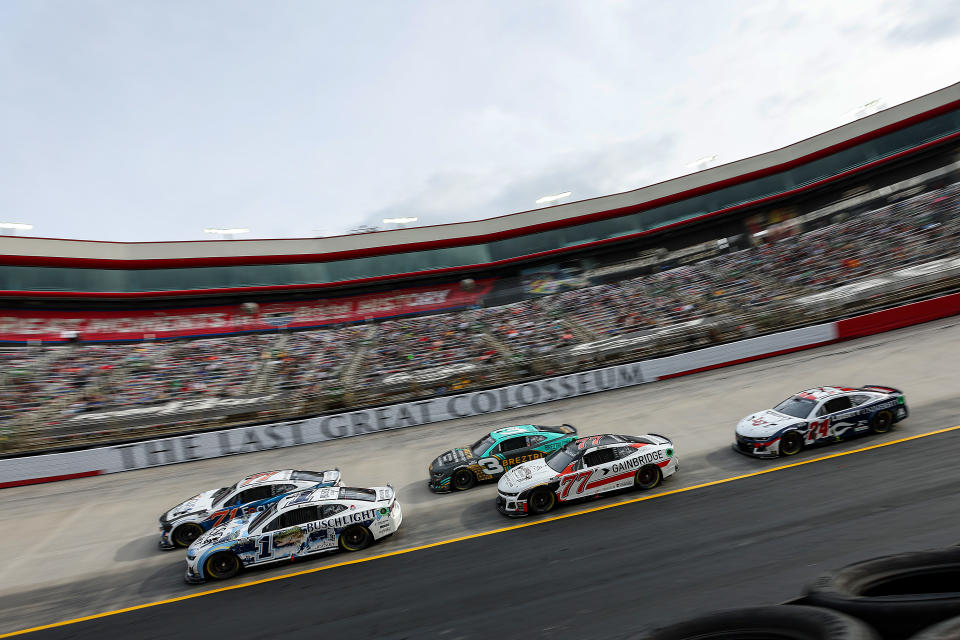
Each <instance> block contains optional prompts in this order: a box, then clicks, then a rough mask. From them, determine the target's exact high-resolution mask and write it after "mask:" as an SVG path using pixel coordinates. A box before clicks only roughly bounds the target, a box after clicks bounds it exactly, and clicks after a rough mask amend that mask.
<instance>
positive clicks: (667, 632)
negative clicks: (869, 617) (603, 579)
mask: <svg viewBox="0 0 960 640" xmlns="http://www.w3.org/2000/svg"><path fill="white" fill-rule="evenodd" d="M631 637H633V638H636V639H637V640H730V639H731V638H763V639H764V640H877V638H878V637H879V636H877V634H876V633H875V632H874V631H873V630H872V629H871V628H870V627H868V626H867V625H866V624H864V623H863V622H860V621H859V620H857V619H855V618H851V617H850V616H847V615H844V614H842V613H838V612H836V611H830V610H829V609H819V608H817V607H806V606H803V605H772V606H765V607H751V608H749V609H735V610H733V611H720V612H717V613H708V614H705V615H702V616H698V617H696V618H692V619H690V620H686V621H684V622H678V623H676V624H672V625H670V626H668V627H662V628H660V629H656V630H654V631H647V632H646V633H644V632H641V633H640V634H638V635H636V636H631Z"/></svg>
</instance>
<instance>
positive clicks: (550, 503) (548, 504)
mask: <svg viewBox="0 0 960 640" xmlns="http://www.w3.org/2000/svg"><path fill="white" fill-rule="evenodd" d="M556 505H557V496H556V495H554V493H553V491H551V490H550V489H549V488H548V487H537V488H536V489H534V490H533V491H531V492H530V495H529V496H528V497H527V511H528V512H529V513H546V512H547V511H550V510H551V509H553V508H554V507H555V506H556Z"/></svg>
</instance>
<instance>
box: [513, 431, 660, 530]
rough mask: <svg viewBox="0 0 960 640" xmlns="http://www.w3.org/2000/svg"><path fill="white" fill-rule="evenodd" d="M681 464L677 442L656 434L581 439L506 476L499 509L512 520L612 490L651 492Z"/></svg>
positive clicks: (519, 467)
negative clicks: (511, 517)
mask: <svg viewBox="0 0 960 640" xmlns="http://www.w3.org/2000/svg"><path fill="white" fill-rule="evenodd" d="M678 466H679V461H678V460H677V454H676V452H675V451H674V450H673V442H671V441H670V439H669V438H666V437H664V436H661V435H658V434H656V433H649V434H647V435H645V436H618V435H612V434H606V435H599V436H590V437H588V438H580V439H579V440H575V441H573V442H571V443H570V444H568V445H566V446H565V447H564V448H563V449H560V450H559V451H556V452H554V453H552V454H551V455H549V456H547V457H546V458H542V459H539V460H533V461H531V462H525V463H523V464H521V465H519V466H517V467H515V468H513V469H511V470H510V471H508V472H507V473H505V474H504V475H503V477H502V478H500V482H499V483H498V484H497V509H498V510H499V511H500V513H502V514H504V515H508V516H526V515H530V514H539V513H546V512H547V511H550V510H551V509H553V508H554V507H555V506H557V504H559V503H561V502H569V501H571V500H577V499H580V498H586V497H588V496H596V495H599V494H601V493H606V492H608V491H616V490H618V489H626V488H629V487H636V488H638V489H653V488H654V487H656V486H657V485H659V484H660V481H661V480H663V479H664V478H666V477H668V476H672V475H673V474H674V473H676V472H677V469H678Z"/></svg>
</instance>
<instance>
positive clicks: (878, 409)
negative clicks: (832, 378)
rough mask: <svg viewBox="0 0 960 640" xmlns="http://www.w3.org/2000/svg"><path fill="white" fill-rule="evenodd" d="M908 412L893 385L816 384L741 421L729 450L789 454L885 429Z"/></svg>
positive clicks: (765, 455)
mask: <svg viewBox="0 0 960 640" xmlns="http://www.w3.org/2000/svg"><path fill="white" fill-rule="evenodd" d="M908 415H909V412H908V411H907V403H906V400H905V399H904V397H903V392H902V391H900V390H899V389H894V388H893V387H884V386H880V385H873V384H871V385H866V386H863V387H860V388H854V387H817V388H816V389H807V390H806V391H801V392H800V393H798V394H796V395H793V396H790V397H789V398H787V399H786V400H784V401H783V402H781V403H780V404H778V405H777V406H775V407H774V408H773V409H767V410H766V411H761V412H759V413H754V414H751V415H749V416H747V417H746V418H744V419H743V420H741V421H740V422H739V423H738V424H737V428H736V442H734V443H733V448H734V450H735V451H738V452H740V453H744V454H747V455H751V456H756V457H758V458H776V457H777V456H793V455H796V454H798V453H800V450H801V449H803V448H804V447H806V446H812V445H819V444H827V443H830V442H838V441H840V440H846V439H848V438H852V437H854V436H858V435H861V434H863V433H865V432H872V433H886V432H887V431H890V429H892V428H893V425H894V424H895V423H897V422H900V421H901V420H903V419H905V418H906V417H907V416H908Z"/></svg>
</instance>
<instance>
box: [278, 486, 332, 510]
mask: <svg viewBox="0 0 960 640" xmlns="http://www.w3.org/2000/svg"><path fill="white" fill-rule="evenodd" d="M339 499H340V487H314V488H312V489H303V490H301V491H294V492H293V493H288V494H287V495H285V496H284V497H282V498H281V499H280V502H278V503H277V509H278V510H281V511H282V510H283V509H285V508H287V507H289V506H290V503H292V502H294V501H296V503H297V506H298V507H307V506H310V505H314V504H320V503H324V502H330V501H331V500H339Z"/></svg>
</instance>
